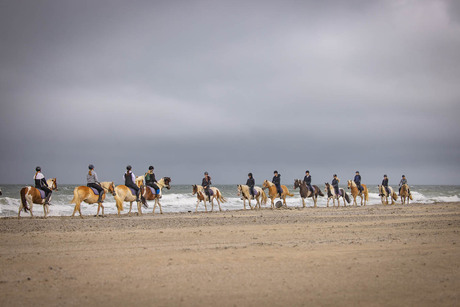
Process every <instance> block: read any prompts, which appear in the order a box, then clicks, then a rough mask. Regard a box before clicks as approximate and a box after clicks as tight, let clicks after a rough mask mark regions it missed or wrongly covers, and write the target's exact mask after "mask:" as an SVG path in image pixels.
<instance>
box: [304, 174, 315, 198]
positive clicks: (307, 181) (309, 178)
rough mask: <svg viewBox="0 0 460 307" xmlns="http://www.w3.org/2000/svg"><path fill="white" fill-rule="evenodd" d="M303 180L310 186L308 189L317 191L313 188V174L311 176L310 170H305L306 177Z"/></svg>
mask: <svg viewBox="0 0 460 307" xmlns="http://www.w3.org/2000/svg"><path fill="white" fill-rule="evenodd" d="M303 181H304V182H305V184H306V185H307V187H308V190H310V192H311V193H314V192H315V191H314V190H313V187H312V186H311V176H310V171H306V172H305V177H304V178H303Z"/></svg>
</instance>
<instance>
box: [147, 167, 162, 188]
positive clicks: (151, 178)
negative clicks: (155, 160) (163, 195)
mask: <svg viewBox="0 0 460 307" xmlns="http://www.w3.org/2000/svg"><path fill="white" fill-rule="evenodd" d="M153 169H154V168H153V166H151V165H150V166H149V170H148V172H147V173H145V176H144V178H145V185H148V186H149V187H152V188H153V189H154V190H155V192H156V193H157V194H160V188H159V187H158V185H157V184H156V182H157V180H156V178H155V174H154V173H153Z"/></svg>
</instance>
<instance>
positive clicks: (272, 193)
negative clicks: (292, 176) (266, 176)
mask: <svg viewBox="0 0 460 307" xmlns="http://www.w3.org/2000/svg"><path fill="white" fill-rule="evenodd" d="M262 189H268V197H270V199H271V201H272V206H271V208H272V209H275V198H276V197H277V196H279V198H280V199H282V200H283V205H284V206H285V207H287V205H286V196H287V195H289V196H294V194H291V193H289V189H288V188H287V187H286V186H285V185H282V186H281V190H283V192H281V195H279V194H278V191H277V190H276V186H275V184H274V183H273V182H270V181H268V180H264V183H263V185H262Z"/></svg>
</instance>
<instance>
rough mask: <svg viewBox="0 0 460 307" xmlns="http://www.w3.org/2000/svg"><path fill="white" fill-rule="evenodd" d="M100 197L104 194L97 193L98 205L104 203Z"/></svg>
mask: <svg viewBox="0 0 460 307" xmlns="http://www.w3.org/2000/svg"><path fill="white" fill-rule="evenodd" d="M102 195H104V194H102V193H99V198H98V199H97V202H98V203H103V202H104V201H103V200H102Z"/></svg>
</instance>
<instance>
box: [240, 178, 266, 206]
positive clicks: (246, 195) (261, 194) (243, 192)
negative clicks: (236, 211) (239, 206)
mask: <svg viewBox="0 0 460 307" xmlns="http://www.w3.org/2000/svg"><path fill="white" fill-rule="evenodd" d="M237 187H238V196H243V205H244V210H246V199H247V200H248V202H249V207H250V208H251V210H252V209H254V208H256V209H257V206H258V207H259V209H260V203H261V201H262V203H263V204H264V205H265V204H266V203H267V199H268V198H267V194H265V191H264V190H262V188H259V187H254V190H255V191H256V195H254V196H252V195H251V193H250V192H249V187H248V186H247V185H245V184H239V185H238V186H237ZM251 199H255V200H257V204H256V205H255V206H254V208H253V207H252V206H251Z"/></svg>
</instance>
